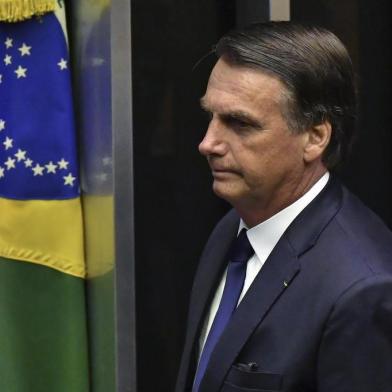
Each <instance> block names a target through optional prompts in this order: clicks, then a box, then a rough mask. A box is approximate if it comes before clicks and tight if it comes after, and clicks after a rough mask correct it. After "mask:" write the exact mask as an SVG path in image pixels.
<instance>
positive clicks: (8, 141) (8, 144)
mask: <svg viewBox="0 0 392 392" xmlns="http://www.w3.org/2000/svg"><path fill="white" fill-rule="evenodd" d="M13 142H14V140H13V139H11V138H9V137H8V136H7V137H6V138H5V140H4V142H3V144H4V148H5V149H6V150H8V149H9V148H12V143H13Z"/></svg>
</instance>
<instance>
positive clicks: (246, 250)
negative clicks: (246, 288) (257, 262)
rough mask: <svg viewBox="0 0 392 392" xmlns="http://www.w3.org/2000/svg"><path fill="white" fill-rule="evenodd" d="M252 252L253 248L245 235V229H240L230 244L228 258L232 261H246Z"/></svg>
mask: <svg viewBox="0 0 392 392" xmlns="http://www.w3.org/2000/svg"><path fill="white" fill-rule="evenodd" d="M253 253H254V250H253V248H252V245H251V244H250V242H249V239H248V236H247V235H246V229H242V230H241V232H240V234H239V235H238V237H237V238H236V239H235V240H234V241H233V243H232V245H231V248H230V253H229V260H230V261H231V262H234V263H246V262H247V261H248V260H249V259H250V257H251V256H252V255H253Z"/></svg>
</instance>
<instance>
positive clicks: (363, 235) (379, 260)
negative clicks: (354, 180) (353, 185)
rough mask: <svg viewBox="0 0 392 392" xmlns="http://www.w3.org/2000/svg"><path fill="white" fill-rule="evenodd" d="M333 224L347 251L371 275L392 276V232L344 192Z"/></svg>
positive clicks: (368, 210)
mask: <svg viewBox="0 0 392 392" xmlns="http://www.w3.org/2000/svg"><path fill="white" fill-rule="evenodd" d="M336 223H337V224H338V225H339V228H340V230H339V232H340V234H341V235H342V238H344V240H345V243H346V246H347V248H349V249H353V250H354V249H355V253H356V254H357V255H359V256H360V258H361V259H362V260H363V261H364V262H365V263H366V265H367V266H368V268H369V269H370V270H372V272H374V273H376V274H377V273H389V274H392V232H391V231H390V229H389V228H388V227H387V226H386V224H385V223H384V222H383V221H382V220H381V219H380V218H379V217H378V216H377V215H376V214H375V213H374V212H373V211H372V210H370V209H369V208H368V207H366V206H365V205H364V204H363V203H362V202H361V201H360V200H359V199H358V198H357V197H356V196H354V195H353V194H352V193H350V192H349V191H347V190H346V189H344V192H343V203H342V208H341V210H340V212H339V213H338V214H337V215H336Z"/></svg>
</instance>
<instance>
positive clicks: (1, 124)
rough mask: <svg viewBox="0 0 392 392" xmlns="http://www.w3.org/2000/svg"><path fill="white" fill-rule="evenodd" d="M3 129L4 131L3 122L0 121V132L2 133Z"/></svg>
mask: <svg viewBox="0 0 392 392" xmlns="http://www.w3.org/2000/svg"><path fill="white" fill-rule="evenodd" d="M3 129H5V121H4V120H0V131H2V130H3Z"/></svg>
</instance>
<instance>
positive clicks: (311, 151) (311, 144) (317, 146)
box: [304, 121, 332, 163]
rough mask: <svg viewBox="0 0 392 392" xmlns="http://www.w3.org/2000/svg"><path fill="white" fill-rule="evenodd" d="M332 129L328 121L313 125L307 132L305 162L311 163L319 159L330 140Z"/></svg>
mask: <svg viewBox="0 0 392 392" xmlns="http://www.w3.org/2000/svg"><path fill="white" fill-rule="evenodd" d="M331 132H332V127H331V123H330V122H329V121H324V122H323V123H321V124H319V125H314V126H313V127H311V128H309V129H308V131H307V136H308V137H307V140H306V144H305V146H304V160H305V162H308V163H310V162H313V161H314V160H316V159H318V158H321V156H322V155H323V152H324V151H325V149H326V148H327V146H328V144H329V141H330V140H331Z"/></svg>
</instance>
